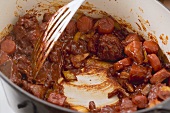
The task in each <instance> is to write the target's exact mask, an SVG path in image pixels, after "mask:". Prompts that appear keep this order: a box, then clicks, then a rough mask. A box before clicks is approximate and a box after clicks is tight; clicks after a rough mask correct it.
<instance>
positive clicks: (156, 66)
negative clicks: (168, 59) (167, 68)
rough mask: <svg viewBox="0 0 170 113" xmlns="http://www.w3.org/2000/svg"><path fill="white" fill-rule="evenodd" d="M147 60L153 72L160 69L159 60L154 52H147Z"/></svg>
mask: <svg viewBox="0 0 170 113" xmlns="http://www.w3.org/2000/svg"><path fill="white" fill-rule="evenodd" d="M148 60H149V63H150V64H151V66H152V68H153V70H154V71H155V72H157V71H159V70H160V69H161V62H160V60H159V58H158V57H157V56H156V54H149V55H148Z"/></svg>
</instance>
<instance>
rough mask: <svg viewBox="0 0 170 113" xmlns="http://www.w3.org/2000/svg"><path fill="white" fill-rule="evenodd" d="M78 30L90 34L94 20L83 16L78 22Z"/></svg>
mask: <svg viewBox="0 0 170 113" xmlns="http://www.w3.org/2000/svg"><path fill="white" fill-rule="evenodd" d="M77 28H78V30H79V31H80V32H85V33H86V32H88V31H90V30H91V29H92V28H93V19H92V18H90V17H87V16H82V17H80V18H79V19H78V20H77Z"/></svg>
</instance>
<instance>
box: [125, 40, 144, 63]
mask: <svg viewBox="0 0 170 113" xmlns="http://www.w3.org/2000/svg"><path fill="white" fill-rule="evenodd" d="M124 52H125V54H126V55H127V56H129V57H131V58H132V59H133V60H134V61H135V62H136V63H138V64H142V63H143V60H144V55H143V50H142V43H141V42H139V41H133V42H131V43H129V44H128V45H127V46H126V47H125V51H124Z"/></svg>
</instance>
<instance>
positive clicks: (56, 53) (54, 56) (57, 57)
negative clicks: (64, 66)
mask: <svg viewBox="0 0 170 113" xmlns="http://www.w3.org/2000/svg"><path fill="white" fill-rule="evenodd" d="M61 44H62V43H57V42H56V44H55V46H54V47H53V50H52V51H51V53H50V54H49V59H50V61H51V62H55V63H59V62H61V61H62V51H61Z"/></svg>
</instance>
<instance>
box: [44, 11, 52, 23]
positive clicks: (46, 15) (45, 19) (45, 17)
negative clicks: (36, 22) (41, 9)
mask: <svg viewBox="0 0 170 113" xmlns="http://www.w3.org/2000/svg"><path fill="white" fill-rule="evenodd" d="M52 16H53V14H51V13H45V14H44V15H43V20H42V21H43V22H48V21H49V20H50V19H51V18H52Z"/></svg>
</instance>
